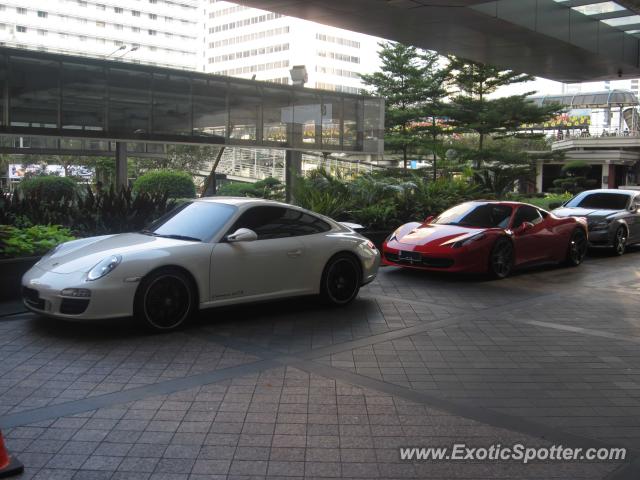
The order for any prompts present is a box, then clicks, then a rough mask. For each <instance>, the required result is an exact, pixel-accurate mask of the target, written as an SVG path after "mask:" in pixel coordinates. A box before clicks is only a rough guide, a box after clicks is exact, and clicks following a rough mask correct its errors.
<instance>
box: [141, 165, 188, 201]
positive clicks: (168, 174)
mask: <svg viewBox="0 0 640 480" xmlns="http://www.w3.org/2000/svg"><path fill="white" fill-rule="evenodd" d="M133 191H134V192H136V193H147V194H152V195H157V194H159V195H167V196H168V197H169V198H194V197H195V196H196V186H195V184H194V183H193V178H192V177H191V175H189V174H188V173H187V172H178V171H173V170H153V171H150V172H147V173H145V174H144V175H142V176H141V177H139V178H138V179H137V180H136V181H135V182H134V184H133Z"/></svg>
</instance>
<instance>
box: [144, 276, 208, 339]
mask: <svg viewBox="0 0 640 480" xmlns="http://www.w3.org/2000/svg"><path fill="white" fill-rule="evenodd" d="M195 304H196V296H195V294H194V288H193V285H192V282H191V280H190V279H189V277H188V276H187V275H185V274H184V273H183V272H182V271H180V270H176V269H165V270H159V271H156V272H153V273H152V274H151V275H148V276H147V277H145V278H144V279H143V280H142V282H141V283H140V287H138V291H137V292H136V299H135V305H134V312H135V317H136V318H137V319H138V320H139V321H141V322H142V323H143V324H144V325H145V326H146V327H147V328H150V329H152V330H155V331H159V332H168V331H171V330H175V329H176V328H179V327H180V326H182V325H184V323H185V322H186V321H187V320H188V319H189V317H190V316H191V314H192V313H193V311H194V309H195Z"/></svg>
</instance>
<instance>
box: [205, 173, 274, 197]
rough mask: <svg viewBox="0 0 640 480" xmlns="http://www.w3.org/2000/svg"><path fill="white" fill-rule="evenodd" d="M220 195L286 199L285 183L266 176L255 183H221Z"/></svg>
mask: <svg viewBox="0 0 640 480" xmlns="http://www.w3.org/2000/svg"><path fill="white" fill-rule="evenodd" d="M217 194H218V195H224V196H229V197H255V198H266V199H268V200H284V185H283V184H282V182H280V180H278V179H276V178H272V177H269V178H265V179H264V180H259V181H257V182H255V183H244V182H229V183H225V184H222V185H220V187H219V188H218V192H217Z"/></svg>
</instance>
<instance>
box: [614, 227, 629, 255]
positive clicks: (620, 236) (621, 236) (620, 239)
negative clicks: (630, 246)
mask: <svg viewBox="0 0 640 480" xmlns="http://www.w3.org/2000/svg"><path fill="white" fill-rule="evenodd" d="M626 249H627V229H626V228H624V227H618V228H617V230H616V233H615V235H614V236H613V253H614V255H617V256H620V255H624V252H625V250H626Z"/></svg>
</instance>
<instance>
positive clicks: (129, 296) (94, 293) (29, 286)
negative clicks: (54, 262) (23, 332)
mask: <svg viewBox="0 0 640 480" xmlns="http://www.w3.org/2000/svg"><path fill="white" fill-rule="evenodd" d="M137 285H138V284H137V283H131V282H125V281H124V280H123V279H122V278H118V277H115V276H113V277H112V276H110V275H107V276H106V277H104V278H101V279H99V280H96V281H93V282H87V281H86V273H84V272H74V273H68V274H67V273H65V274H62V273H54V272H50V271H46V270H43V269H41V268H39V267H37V266H34V267H32V268H31V269H30V270H29V271H28V272H27V273H25V274H24V276H23V277H22V292H23V303H24V305H25V306H26V307H27V308H28V309H29V310H31V311H33V312H36V313H40V314H43V315H48V316H52V317H57V318H65V319H69V320H97V319H105V318H118V317H127V316H130V315H132V314H133V299H134V296H135V292H136V287H137ZM71 288H76V289H86V290H89V291H90V292H91V296H90V297H88V298H84V297H72V296H68V295H62V290H64V289H71Z"/></svg>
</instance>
